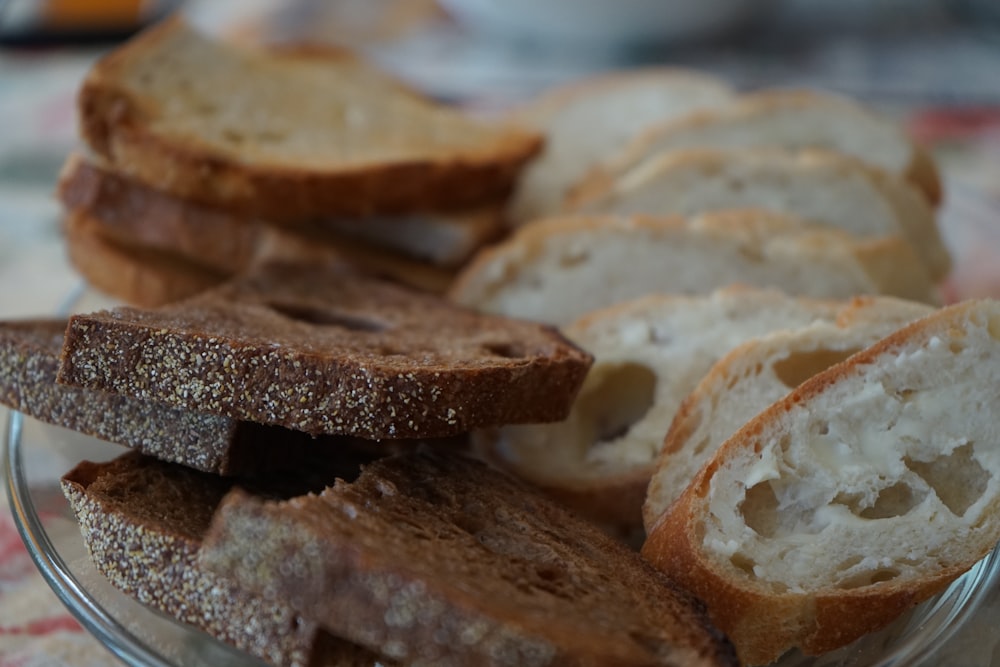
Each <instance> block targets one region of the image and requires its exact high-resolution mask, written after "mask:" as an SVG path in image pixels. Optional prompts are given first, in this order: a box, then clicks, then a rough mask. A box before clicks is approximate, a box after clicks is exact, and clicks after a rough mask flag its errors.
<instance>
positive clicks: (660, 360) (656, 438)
mask: <svg viewBox="0 0 1000 667" xmlns="http://www.w3.org/2000/svg"><path fill="white" fill-rule="evenodd" d="M864 303H869V304H871V306H870V309H871V310H882V309H884V310H893V309H898V310H906V311H907V312H910V313H912V312H914V311H916V312H921V313H922V312H926V311H925V309H923V308H920V307H918V306H912V307H910V306H909V305H908V304H907V303H905V302H901V301H899V300H897V299H891V298H886V297H882V298H877V299H876V298H868V299H866V300H865V302H864ZM853 304H854V302H853V301H846V302H843V301H824V300H816V299H803V298H793V297H789V296H787V295H785V294H784V293H782V292H779V291H777V290H773V289H771V290H761V289H752V288H747V287H730V288H727V289H722V290H718V291H716V292H713V293H712V294H710V295H707V296H702V297H680V296H666V295H651V296H647V297H643V298H640V299H637V300H634V301H630V302H627V303H623V304H619V305H617V306H612V307H610V308H606V309H604V310H600V311H597V312H594V313H591V314H590V315H587V316H585V317H583V318H581V319H580V320H578V321H576V322H574V323H573V324H571V325H570V326H569V327H567V328H566V329H565V333H566V335H567V336H568V337H569V338H571V339H572V340H573V341H575V342H576V343H577V344H578V345H580V346H581V347H582V348H584V349H586V350H587V351H589V352H591V353H592V354H593V355H594V359H595V361H594V366H593V367H592V368H591V370H590V372H589V373H588V375H587V379H586V380H585V381H584V383H583V387H582V388H581V389H580V393H579V395H578V396H577V400H576V402H575V403H574V404H573V409H572V410H571V411H570V414H569V417H568V418H567V419H565V420H564V421H561V422H558V423H555V424H543V425H525V426H507V427H504V428H501V429H498V430H495V431H485V432H480V433H477V434H476V435H475V436H474V447H475V448H476V450H477V451H479V452H480V453H481V454H483V455H484V456H485V457H486V458H487V459H488V460H490V461H491V462H493V463H494V464H496V465H498V466H500V467H502V468H504V469H506V470H508V471H510V472H513V473H514V474H516V475H517V476H518V477H521V478H523V479H526V480H528V481H530V482H531V483H532V484H534V485H536V486H538V487H540V488H542V489H544V490H545V491H546V493H548V494H549V495H552V496H554V497H556V498H558V499H559V500H560V501H562V502H563V503H565V504H566V505H568V506H570V507H572V508H573V509H574V510H576V511H577V512H578V513H580V514H581V515H583V516H586V517H588V518H590V519H592V520H594V521H596V522H597V523H599V524H601V525H602V526H605V527H607V528H608V530H609V531H610V532H611V533H612V534H615V535H621V536H623V537H625V538H627V539H629V540H630V541H632V538H633V537H634V536H636V535H640V536H641V535H643V534H644V533H643V528H642V525H643V524H642V508H643V500H644V498H645V496H646V488H647V486H648V485H649V481H650V476H651V475H652V474H653V471H654V461H655V460H656V457H657V454H658V452H659V451H660V449H661V446H662V444H663V436H664V434H665V433H666V432H667V429H668V428H669V427H670V423H671V420H673V419H674V415H675V414H676V413H677V410H678V409H679V408H680V407H681V403H682V401H683V400H684V398H685V397H686V396H687V395H688V394H689V393H690V392H691V390H693V389H694V388H695V386H696V385H697V384H698V382H699V380H701V379H702V377H703V376H704V375H705V373H706V372H708V371H709V369H710V368H712V364H714V363H715V362H716V361H717V360H718V359H719V358H720V357H722V356H724V355H725V354H726V353H727V352H729V350H731V349H733V348H734V347H736V346H738V345H740V344H742V343H744V342H745V341H747V340H750V339H752V338H756V337H758V336H763V335H765V334H767V333H769V332H772V331H776V330H781V329H789V328H797V327H802V326H806V325H810V324H813V323H815V322H826V323H831V322H833V321H834V320H836V319H837V318H838V317H840V316H841V315H842V314H843V313H844V312H845V311H848V310H850V309H853V308H855V307H856V306H855V305H853ZM897 304H898V305H897ZM911 319H912V318H911ZM896 321H897V322H898V321H899V319H898V318H897V320H896ZM640 542H641V540H640Z"/></svg>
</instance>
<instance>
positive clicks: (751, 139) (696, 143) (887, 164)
mask: <svg viewBox="0 0 1000 667" xmlns="http://www.w3.org/2000/svg"><path fill="white" fill-rule="evenodd" d="M708 147H712V148H737V147H744V148H746V147H782V148H785V149H804V148H805V149H808V148H820V149H826V150H832V151H836V152H840V153H845V154H847V155H850V156H853V157H856V158H858V159H860V160H862V161H864V162H867V163H869V164H871V165H872V166H874V167H877V168H879V169H882V170H883V171H886V172H888V173H890V174H895V175H897V176H899V177H901V178H902V179H903V180H908V181H910V182H912V183H913V184H914V185H915V186H916V187H917V189H919V190H920V191H921V192H923V193H924V194H925V195H926V196H927V199H928V201H929V202H930V203H931V204H938V203H939V202H940V201H941V196H942V194H941V179H940V175H939V174H938V171H937V167H936V165H935V164H934V161H933V159H932V158H931V157H930V155H929V154H928V153H927V152H926V151H925V150H923V149H922V148H921V147H920V146H919V145H917V144H915V143H914V142H913V141H912V140H910V139H909V138H908V137H907V136H906V135H905V134H904V132H903V130H902V129H901V128H899V127H897V126H896V125H894V124H893V123H892V122H890V121H888V120H886V119H884V118H881V117H879V116H877V115H876V114H874V113H872V112H871V111H870V110H868V109H866V108H864V107H862V106H861V105H859V104H857V103H856V102H854V101H852V100H850V99H847V98H844V97H840V96H837V95H832V94H829V93H823V92H819V91H807V90H762V91H758V92H754V93H750V94H747V95H744V96H742V97H741V98H740V99H739V101H737V102H736V103H735V104H730V105H727V106H723V107H719V108H717V109H709V110H705V111H702V112H698V113H692V114H689V115H688V116H687V117H685V118H680V119H676V120H671V121H666V122H664V123H661V124H659V125H657V126H656V127H651V128H648V129H647V130H646V131H645V132H643V133H642V134H641V135H639V136H637V137H636V138H635V139H633V140H632V142H630V144H629V145H628V146H626V147H624V148H623V149H622V150H621V151H620V152H619V154H618V155H617V156H615V157H613V158H611V159H610V160H609V161H608V164H607V166H605V167H602V168H600V169H595V170H593V172H592V173H590V174H589V175H588V176H586V177H585V178H584V179H582V181H581V183H580V184H578V186H577V187H576V189H577V190H578V191H580V190H583V189H585V188H588V187H595V185H594V184H596V183H599V182H601V181H604V180H608V179H610V180H614V179H615V178H616V177H617V176H620V175H621V174H623V173H625V172H626V171H628V170H629V169H631V168H632V167H635V166H636V165H638V164H639V163H641V162H643V161H644V160H646V159H648V158H650V157H652V156H654V155H657V154H660V153H664V152H667V151H673V150H678V149H683V148H708Z"/></svg>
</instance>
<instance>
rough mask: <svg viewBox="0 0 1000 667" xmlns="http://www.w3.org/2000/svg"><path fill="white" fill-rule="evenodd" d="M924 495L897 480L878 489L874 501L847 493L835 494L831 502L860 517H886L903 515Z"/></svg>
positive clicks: (918, 502)
mask: <svg viewBox="0 0 1000 667" xmlns="http://www.w3.org/2000/svg"><path fill="white" fill-rule="evenodd" d="M924 495H925V494H923V493H920V492H919V491H916V490H914V489H913V488H912V487H911V486H910V485H908V484H906V483H904V482H897V483H896V484H893V485H892V486H888V487H886V488H884V489H882V490H880V491H879V492H878V495H876V496H875V499H874V502H871V501H870V500H868V499H866V497H865V496H864V495H862V494H848V493H839V494H837V496H836V497H835V498H834V499H833V502H834V503H837V504H839V505H844V506H845V507H847V508H848V509H849V510H850V511H851V513H852V514H854V515H856V516H859V517H861V518H862V519H888V518H891V517H896V516H905V515H906V514H908V513H909V512H910V511H911V510H912V509H913V508H914V507H916V506H917V505H919V504H920V501H921V500H923V497H924Z"/></svg>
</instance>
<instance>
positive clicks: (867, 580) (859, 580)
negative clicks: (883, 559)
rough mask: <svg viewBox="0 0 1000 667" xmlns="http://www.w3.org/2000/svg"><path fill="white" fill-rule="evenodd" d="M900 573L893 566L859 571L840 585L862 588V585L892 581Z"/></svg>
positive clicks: (845, 587)
mask: <svg viewBox="0 0 1000 667" xmlns="http://www.w3.org/2000/svg"><path fill="white" fill-rule="evenodd" d="M899 575H900V571H899V570H897V569H896V568H892V567H885V568H880V569H878V570H873V571H871V572H859V573H858V574H856V575H854V576H851V577H848V578H846V579H843V580H842V581H840V582H839V583H838V587H839V588H844V589H849V588H861V587H862V586H871V585H872V584H877V583H880V582H884V581H892V580H893V579H895V578H896V577H898V576H899Z"/></svg>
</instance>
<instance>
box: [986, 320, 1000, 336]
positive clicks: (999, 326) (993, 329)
mask: <svg viewBox="0 0 1000 667" xmlns="http://www.w3.org/2000/svg"><path fill="white" fill-rule="evenodd" d="M986 330H987V331H989V333H990V336H991V337H992V338H993V340H1000V315H996V314H995V315H990V318H989V320H988V321H987V322H986Z"/></svg>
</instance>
